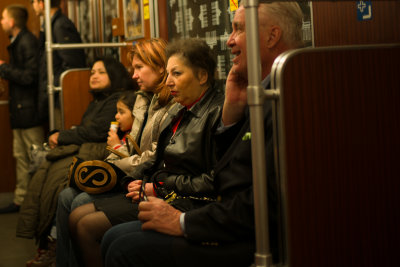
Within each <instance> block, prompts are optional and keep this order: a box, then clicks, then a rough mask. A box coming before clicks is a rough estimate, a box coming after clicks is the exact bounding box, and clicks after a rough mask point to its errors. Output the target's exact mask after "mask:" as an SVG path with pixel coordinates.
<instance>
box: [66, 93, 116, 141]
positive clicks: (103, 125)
mask: <svg viewBox="0 0 400 267" xmlns="http://www.w3.org/2000/svg"><path fill="white" fill-rule="evenodd" d="M119 96H120V92H114V93H112V94H111V95H108V94H107V92H106V91H104V93H102V92H97V93H95V94H94V100H93V101H92V102H90V104H89V106H88V108H87V109H86V111H85V114H83V117H82V121H81V124H80V125H78V126H76V127H75V128H73V129H70V130H63V131H60V135H59V136H58V145H70V144H76V145H81V144H83V143H88V142H106V141H107V136H108V129H109V128H110V122H111V121H113V120H114V118H115V114H116V113H117V101H118V99H119Z"/></svg>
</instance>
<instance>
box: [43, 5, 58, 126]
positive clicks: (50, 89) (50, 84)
mask: <svg viewBox="0 0 400 267" xmlns="http://www.w3.org/2000/svg"><path fill="white" fill-rule="evenodd" d="M44 8H45V10H44V16H45V18H44V23H45V24H44V25H45V35H46V45H45V47H46V62H47V95H48V98H49V129H50V131H51V130H54V127H55V126H54V75H53V53H52V52H53V50H52V47H51V45H52V38H53V36H52V34H51V17H50V8H51V4H50V0H45V1H44Z"/></svg>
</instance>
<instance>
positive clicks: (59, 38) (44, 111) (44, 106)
mask: <svg viewBox="0 0 400 267" xmlns="http://www.w3.org/2000/svg"><path fill="white" fill-rule="evenodd" d="M60 2H61V0H50V5H51V7H50V16H51V29H52V42H53V43H58V44H67V43H82V39H81V37H80V35H79V33H78V31H77V29H76V27H75V25H74V23H73V22H72V21H71V20H70V19H69V18H67V17H66V16H65V15H64V14H62V12H61V8H60ZM32 7H33V9H34V10H35V13H36V15H38V16H40V17H42V18H43V17H44V12H45V4H44V0H32ZM43 21H44V20H43ZM45 42H46V38H45V34H44V32H43V30H42V31H41V32H40V37H39V57H40V59H39V60H40V61H39V62H40V63H39V64H40V70H39V90H40V91H39V112H38V114H39V119H40V120H41V122H45V121H47V120H48V97H47V61H46V48H45ZM85 58H86V57H85V52H84V50H83V49H68V50H55V51H53V73H54V86H59V85H60V76H61V73H63V72H64V71H65V70H67V69H71V68H84V67H85V66H86V60H85ZM57 96H58V94H55V120H56V121H55V128H56V129H60V128H61V113H60V109H59V108H60V103H59V101H58V97H57Z"/></svg>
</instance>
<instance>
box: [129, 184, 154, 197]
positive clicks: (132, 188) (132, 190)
mask: <svg viewBox="0 0 400 267" xmlns="http://www.w3.org/2000/svg"><path fill="white" fill-rule="evenodd" d="M141 187H142V180H135V181H132V182H130V183H129V184H128V188H127V189H128V193H127V194H126V195H125V196H126V197H130V198H132V202H139V201H140V198H139V192H140V188H141ZM144 191H145V193H146V196H154V193H153V183H146V185H145V189H144Z"/></svg>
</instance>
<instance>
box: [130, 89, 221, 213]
mask: <svg viewBox="0 0 400 267" xmlns="http://www.w3.org/2000/svg"><path fill="white" fill-rule="evenodd" d="M223 102H224V95H223V92H222V91H221V90H220V89H218V88H215V87H214V88H209V89H208V90H207V92H206V93H205V95H204V96H203V98H202V99H200V101H199V102H197V103H196V104H195V105H194V106H193V107H192V108H190V109H189V110H187V109H186V108H185V107H184V106H182V105H180V104H177V105H175V107H173V108H172V109H171V110H170V111H168V113H169V116H168V118H167V119H166V120H165V122H164V124H163V126H162V127H163V128H164V129H163V131H162V132H161V135H160V137H159V139H158V145H157V150H156V159H155V162H154V161H153V162H150V161H147V162H144V163H143V164H141V165H139V166H138V167H137V168H136V169H135V170H134V172H133V173H130V174H129V175H130V176H131V177H126V178H125V179H124V180H123V183H124V184H127V183H128V182H130V181H132V180H133V179H143V178H144V177H146V176H147V177H150V178H151V179H154V178H155V179H156V180H157V181H158V182H162V187H163V188H164V189H166V191H168V192H171V191H174V192H175V193H177V194H178V195H180V196H195V197H199V198H201V197H210V198H212V197H214V182H213V177H212V176H211V175H210V174H211V172H212V169H213V168H214V165H215V163H216V146H215V142H214V140H215V139H214V137H213V136H214V133H215V130H216V129H217V127H218V125H219V122H220V115H221V111H222V105H223ZM182 113H183V117H182V120H181V121H180V124H179V127H178V129H177V130H176V132H175V134H172V127H173V125H174V124H175V122H176V120H177V119H178V118H179V117H180V115H181V114H182ZM149 181H150V182H152V181H153V180H149ZM178 208H179V207H178Z"/></svg>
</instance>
